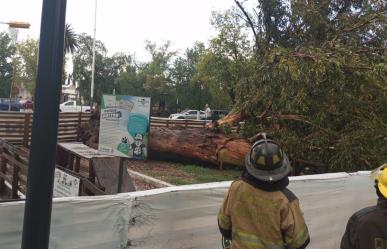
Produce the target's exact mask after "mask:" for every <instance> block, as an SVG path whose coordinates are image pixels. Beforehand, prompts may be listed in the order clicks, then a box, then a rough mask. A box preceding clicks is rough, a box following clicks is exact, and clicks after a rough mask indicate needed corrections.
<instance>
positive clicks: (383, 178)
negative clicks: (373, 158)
mask: <svg viewBox="0 0 387 249" xmlns="http://www.w3.org/2000/svg"><path fill="white" fill-rule="evenodd" d="M375 173H376V174H375V180H376V183H377V186H378V189H379V191H380V193H381V194H382V195H383V196H384V197H385V198H387V164H384V165H382V166H380V167H379V168H378V169H376V171H375Z"/></svg>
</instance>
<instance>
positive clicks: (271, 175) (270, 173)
mask: <svg viewBox="0 0 387 249" xmlns="http://www.w3.org/2000/svg"><path fill="white" fill-rule="evenodd" d="M245 167H246V170H247V172H248V173H249V174H250V175H252V176H253V177H254V178H256V179H258V180H260V181H264V182H277V181H280V180H282V179H283V178H285V177H287V176H288V175H289V174H290V172H291V171H292V167H291V166H290V161H289V159H288V157H287V156H286V154H285V153H284V157H283V160H282V165H281V167H279V168H278V169H274V170H260V169H257V168H255V167H254V165H253V163H252V162H251V159H250V154H247V155H246V158H245Z"/></svg>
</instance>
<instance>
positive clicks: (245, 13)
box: [221, 0, 387, 170]
mask: <svg viewBox="0 0 387 249" xmlns="http://www.w3.org/2000/svg"><path fill="white" fill-rule="evenodd" d="M252 2H253V3H254V4H249V3H252ZM235 3H236V5H237V7H238V8H239V14H238V15H239V16H240V18H241V19H240V20H242V21H244V22H245V23H246V25H247V26H248V27H249V29H250V30H251V33H252V37H253V44H254V54H255V56H254V58H255V59H254V61H252V62H251V65H254V69H255V70H252V71H251V72H250V73H248V72H247V73H248V75H249V78H248V79H250V80H249V82H248V84H246V85H245V89H247V94H245V95H244V96H240V97H237V98H236V103H237V104H236V106H237V107H238V108H240V109H241V110H242V111H243V112H244V113H246V114H247V115H248V116H249V119H248V120H247V122H246V125H245V127H244V132H245V134H246V135H254V133H256V132H258V131H262V130H266V131H269V132H272V133H274V135H275V136H276V137H277V138H278V139H279V140H280V141H281V142H282V143H283V145H284V146H285V148H286V150H287V151H288V153H289V154H290V156H291V157H292V158H301V159H307V160H311V161H317V162H321V163H323V164H325V165H327V166H328V168H329V169H330V170H356V169H369V168H372V167H376V166H377V165H378V164H380V163H382V162H384V161H386V160H387V158H386V154H385V153H384V152H383V151H385V149H386V146H385V140H386V139H387V113H386V112H385V108H383V106H386V104H387V85H386V84H387V83H386V82H387V64H386V63H387V61H386V60H387V58H386V54H387V53H386V52H387V49H386V45H387V44H386V40H387V36H386V29H385V27H386V24H387V23H386V22H387V19H386V14H387V10H386V8H387V6H386V4H385V3H384V2H383V1H368V0H366V1H339V0H328V1H313V0H312V1H277V0H254V1H243V2H242V1H238V0H235ZM248 6H254V7H253V8H251V7H248ZM234 27H236V25H234ZM221 47H222V48H226V47H227V46H226V44H222V45H221ZM221 54H223V55H224V56H225V58H227V57H226V56H228V54H227V53H226V52H222V53H221ZM238 71H239V70H238ZM231 75H233V77H236V76H237V75H238V74H237V73H236V72H232V73H231Z"/></svg>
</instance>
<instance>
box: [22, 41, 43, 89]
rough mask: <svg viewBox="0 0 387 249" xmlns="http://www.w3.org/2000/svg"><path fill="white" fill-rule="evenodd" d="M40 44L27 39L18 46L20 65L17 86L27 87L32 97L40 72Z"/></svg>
mask: <svg viewBox="0 0 387 249" xmlns="http://www.w3.org/2000/svg"><path fill="white" fill-rule="evenodd" d="M38 46H39V45H38V42H37V41H36V40H34V39H27V40H25V41H22V42H20V43H18V44H17V52H18V54H19V56H20V63H19V66H18V69H17V85H18V86H19V87H25V88H26V89H27V90H28V91H29V92H30V93H31V94H32V95H33V94H34V92H35V81H36V76H37V70H38Z"/></svg>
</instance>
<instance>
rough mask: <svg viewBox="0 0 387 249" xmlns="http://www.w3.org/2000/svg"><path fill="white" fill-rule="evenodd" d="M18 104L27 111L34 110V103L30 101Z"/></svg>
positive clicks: (22, 101)
mask: <svg viewBox="0 0 387 249" xmlns="http://www.w3.org/2000/svg"><path fill="white" fill-rule="evenodd" d="M19 103H20V104H21V106H22V109H24V110H28V109H31V110H32V109H34V102H33V101H31V100H20V101H19Z"/></svg>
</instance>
